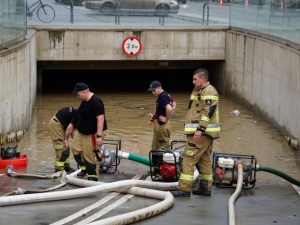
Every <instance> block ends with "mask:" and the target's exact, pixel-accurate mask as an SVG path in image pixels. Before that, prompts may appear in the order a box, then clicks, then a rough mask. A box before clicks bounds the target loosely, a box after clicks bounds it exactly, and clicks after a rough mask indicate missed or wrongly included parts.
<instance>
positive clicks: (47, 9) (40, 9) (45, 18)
mask: <svg viewBox="0 0 300 225" xmlns="http://www.w3.org/2000/svg"><path fill="white" fill-rule="evenodd" d="M26 8H27V16H28V17H30V19H31V18H32V16H33V12H34V11H35V10H37V11H36V15H37V17H38V18H39V20H40V21H42V22H44V23H50V22H51V21H52V20H54V18H55V10H54V9H53V8H52V6H50V5H47V4H44V3H43V0H37V1H36V2H34V3H33V4H32V5H30V6H29V5H28V3H27V1H26ZM32 8H33V9H32Z"/></svg>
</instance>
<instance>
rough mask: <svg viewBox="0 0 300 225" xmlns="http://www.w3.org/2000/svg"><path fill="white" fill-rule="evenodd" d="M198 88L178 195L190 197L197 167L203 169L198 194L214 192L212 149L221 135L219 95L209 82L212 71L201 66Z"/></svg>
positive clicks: (195, 80)
mask: <svg viewBox="0 0 300 225" xmlns="http://www.w3.org/2000/svg"><path fill="white" fill-rule="evenodd" d="M193 84H194V86H195V87H194V89H193V91H192V94H191V97H190V103H189V107H188V111H187V117H186V122H185V128H184V131H185V134H186V135H187V144H186V146H185V149H184V151H183V153H182V159H183V160H182V169H181V171H180V177H179V181H178V187H177V190H174V191H171V193H172V195H173V196H174V197H189V196H190V195H191V189H192V184H193V178H194V177H193V175H194V168H195V166H196V168H197V169H198V171H199V187H198V188H197V189H195V190H193V191H192V192H193V194H195V195H206V196H210V195H211V190H212V180H213V175H212V168H211V152H212V148H213V140H214V139H216V138H219V137H220V121H219V109H218V105H219V103H218V102H219V95H218V92H217V90H216V89H215V88H214V87H213V86H212V85H211V84H210V83H209V81H208V72H207V71H206V70H205V69H198V70H196V71H195V72H194V73H193Z"/></svg>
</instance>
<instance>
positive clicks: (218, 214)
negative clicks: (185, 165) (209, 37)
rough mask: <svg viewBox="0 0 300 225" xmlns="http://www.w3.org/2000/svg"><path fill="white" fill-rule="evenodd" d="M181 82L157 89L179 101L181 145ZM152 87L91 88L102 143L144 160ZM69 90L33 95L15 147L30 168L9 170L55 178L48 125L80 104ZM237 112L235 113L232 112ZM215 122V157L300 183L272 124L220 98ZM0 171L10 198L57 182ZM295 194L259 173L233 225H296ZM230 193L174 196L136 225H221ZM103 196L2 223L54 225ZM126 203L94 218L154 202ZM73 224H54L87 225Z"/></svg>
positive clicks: (46, 206) (49, 205)
mask: <svg viewBox="0 0 300 225" xmlns="http://www.w3.org/2000/svg"><path fill="white" fill-rule="evenodd" d="M187 76H189V78H190V79H187V80H189V82H190V83H189V84H186V85H185V86H184V87H181V88H178V89H180V90H176V88H170V85H169V84H168V85H167V84H166V85H164V82H162V84H163V88H164V89H165V90H166V91H168V92H169V93H170V94H171V95H172V97H173V98H174V100H175V101H176V103H177V107H176V111H175V113H174V115H173V117H172V120H171V126H172V134H171V140H182V141H184V140H185V138H186V137H185V136H184V133H183V125H184V121H185V116H186V109H187V106H188V102H189V96H190V93H191V90H192V87H193V86H192V79H191V78H192V75H191V73H190V74H187ZM117 78H118V77H117ZM117 78H116V79H117ZM72 81H74V82H73V83H74V85H75V83H76V82H78V81H80V80H74V79H73V80H72ZM151 81H152V79H151V78H149V80H147V81H145V84H143V85H140V84H135V85H136V86H138V89H139V90H137V89H135V88H134V85H133V84H134V80H132V79H129V81H128V82H127V83H131V82H132V85H131V86H129V88H128V90H127V91H124V90H121V91H117V90H116V89H114V90H112V87H113V85H112V86H110V88H102V89H101V88H94V89H92V88H91V91H93V92H95V93H96V94H97V95H98V96H100V97H101V99H102V100H103V101H104V104H105V110H106V116H107V122H108V134H107V136H106V138H107V139H112V140H121V142H120V143H121V145H120V148H121V150H122V151H124V152H127V153H132V154H137V155H140V156H142V157H148V156H149V151H150V149H151V142H152V132H153V127H152V126H151V125H148V121H149V116H148V114H149V113H154V110H155V101H156V98H155V97H154V96H153V95H152V94H151V93H150V92H147V91H146V90H147V88H148V86H149V84H150V82H151ZM87 83H88V82H87ZM148 83H149V84H148ZM74 85H65V86H64V87H63V88H64V90H63V91H60V92H59V91H58V92H53V91H52V92H51V91H50V92H41V93H38V95H37V102H36V106H35V109H34V112H33V115H32V124H31V126H30V128H29V129H28V130H27V131H26V133H25V135H24V137H23V139H22V141H21V142H20V143H18V144H19V146H18V150H19V151H20V152H21V153H23V154H26V155H27V157H28V165H27V168H24V169H15V172H17V173H22V174H40V175H47V174H53V173H54V157H55V155H54V149H53V146H52V143H51V140H50V135H49V131H48V127H47V125H48V122H49V120H50V119H51V118H52V116H53V115H54V113H55V112H56V111H57V110H58V109H60V108H62V107H66V106H74V107H78V106H79V104H80V102H79V100H78V99H77V98H76V96H74V95H71V91H72V90H73V86H74ZM164 86H166V88H165V87H164ZM183 89H185V90H183ZM143 90H144V91H143ZM237 111H238V112H239V113H234V112H237ZM220 120H221V138H219V139H217V140H215V142H214V148H213V151H214V152H218V153H228V154H242V155H253V156H255V158H256V159H257V163H258V164H259V165H261V166H267V167H270V168H274V169H276V170H279V171H281V172H282V173H284V174H287V175H289V176H290V177H292V178H294V179H296V180H300V173H299V172H300V167H299V162H298V156H297V152H296V151H294V150H293V149H291V148H290V147H289V145H288V144H287V143H286V142H285V141H284V134H281V133H279V132H278V131H276V130H275V129H273V128H272V126H270V125H269V124H267V123H266V122H264V121H263V120H262V119H261V118H260V117H258V116H256V115H254V114H253V113H252V112H251V111H250V110H249V109H246V108H245V107H243V105H241V104H238V103H236V102H234V101H232V100H231V99H229V98H227V97H226V96H224V95H221V97H220ZM70 142H71V140H70ZM71 143H72V142H71ZM107 148H112V149H113V148H114V146H109V145H107ZM109 150H110V149H109ZM70 158H71V165H72V167H73V168H77V165H76V164H75V161H74V159H73V158H72V156H71V157H70ZM147 171H149V166H147V165H145V164H142V163H139V162H135V161H132V160H128V159H121V160H120V164H119V165H117V168H116V172H115V173H112V174H108V173H103V174H100V179H99V181H100V182H105V183H109V182H115V181H118V180H127V179H133V177H135V176H138V178H137V179H147V178H146V177H147ZM0 173H1V174H2V176H0V179H1V183H2V184H5V185H2V186H1V188H0V194H1V195H4V194H7V193H9V192H11V191H13V190H14V189H16V188H17V187H21V188H24V189H27V190H41V189H44V188H46V187H47V186H48V185H49V186H52V185H54V184H56V183H59V180H58V179H53V180H51V179H50V180H40V179H37V180H35V179H32V178H30V179H29V180H28V179H27V178H14V177H8V176H7V175H5V174H6V170H5V169H1V170H0ZM148 180H149V177H148ZM297 188H298V187H297V186H296V185H293V186H291V184H290V182H288V181H287V180H285V179H283V178H282V177H280V176H277V175H275V174H271V173H268V172H264V171H258V172H257V173H256V185H255V188H253V189H251V190H243V191H242V193H241V196H240V198H239V199H238V200H237V202H236V205H237V209H236V210H237V211H236V217H237V221H238V222H237V224H241V225H252V224H274V223H276V224H295V225H296V224H299V221H300V213H299V206H300V197H299V194H298V193H297V191H296V190H297ZM70 189H76V187H75V186H73V185H67V186H64V187H63V188H60V189H58V191H63V190H70ZM295 189H296V190H295ZM233 192H234V188H218V187H216V186H214V188H213V192H212V196H211V198H209V197H205V196H194V195H192V196H191V197H190V198H176V199H175V202H174V205H173V207H172V208H170V209H168V210H166V212H163V213H161V214H160V215H158V216H154V217H153V218H149V219H146V220H141V221H138V222H136V224H155V223H157V224H222V225H223V224H227V222H226V221H228V215H227V214H228V212H227V201H228V199H229V197H230V195H231V194H232V193H233ZM107 195H109V192H104V193H101V194H98V195H91V196H88V197H84V198H76V199H70V200H63V201H49V202H39V203H30V204H25V205H22V204H20V205H16V206H1V207H0V211H1V212H2V213H1V214H2V215H1V220H2V221H1V223H2V222H3V224H17V223H21V222H22V224H54V223H55V222H56V221H60V220H62V219H63V218H64V217H67V216H69V215H70V214H72V213H75V212H76V211H78V210H81V209H82V208H84V207H86V206H88V205H91V204H93V203H94V202H95V201H96V200H95V198H97V199H100V198H102V197H105V196H107ZM127 198H128V201H127V202H126V203H124V204H123V205H120V206H119V207H118V208H117V209H116V212H115V213H113V212H109V213H108V214H105V215H103V216H102V217H101V218H100V219H102V218H108V217H110V216H113V215H115V214H122V213H124V212H125V211H127V210H137V209H139V208H142V207H149V206H150V205H153V204H156V203H157V201H158V200H156V199H151V198H147V199H146V200H145V198H143V197H140V196H135V197H134V198H131V197H130V198H129V197H127ZM106 207H107V206H106ZM104 208H105V206H104ZM91 214H92V213H91V212H89V213H85V214H83V215H81V220H83V219H84V218H87V217H88V216H90V215H91ZM185 218H188V219H185ZM79 221H80V220H79V219H77V220H75V221H72V222H68V223H64V222H62V221H61V222H59V223H56V224H75V222H76V224H86V222H79ZM112 224H113V223H112ZM122 224H126V223H122Z"/></svg>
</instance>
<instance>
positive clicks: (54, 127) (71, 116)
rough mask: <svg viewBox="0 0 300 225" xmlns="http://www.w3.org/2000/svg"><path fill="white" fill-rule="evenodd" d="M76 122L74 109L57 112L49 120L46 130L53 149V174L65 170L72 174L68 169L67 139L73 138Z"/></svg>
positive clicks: (68, 150)
mask: <svg viewBox="0 0 300 225" xmlns="http://www.w3.org/2000/svg"><path fill="white" fill-rule="evenodd" d="M77 120H78V111H77V109H75V108H74V107H64V108H62V109H60V110H58V111H57V112H56V113H55V115H54V116H53V117H52V118H51V119H50V121H49V123H48V128H49V132H50V136H51V139H52V143H53V147H54V149H55V164H54V169H55V172H57V171H62V170H65V171H66V172H73V171H74V169H72V168H71V167H70V159H69V156H70V146H69V137H70V136H71V137H72V138H73V136H74V132H75V129H76V123H77Z"/></svg>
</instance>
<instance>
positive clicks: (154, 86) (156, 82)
mask: <svg viewBox="0 0 300 225" xmlns="http://www.w3.org/2000/svg"><path fill="white" fill-rule="evenodd" d="M160 86H161V83H160V82H159V81H157V80H155V81H152V82H151V84H150V87H149V89H148V91H154V90H155V88H158V87H160Z"/></svg>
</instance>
